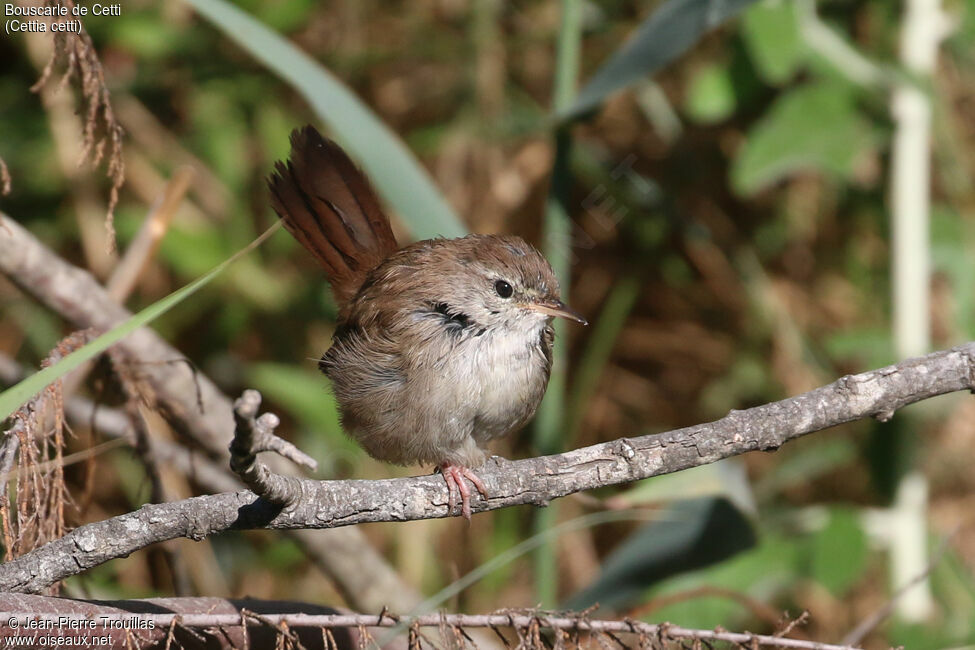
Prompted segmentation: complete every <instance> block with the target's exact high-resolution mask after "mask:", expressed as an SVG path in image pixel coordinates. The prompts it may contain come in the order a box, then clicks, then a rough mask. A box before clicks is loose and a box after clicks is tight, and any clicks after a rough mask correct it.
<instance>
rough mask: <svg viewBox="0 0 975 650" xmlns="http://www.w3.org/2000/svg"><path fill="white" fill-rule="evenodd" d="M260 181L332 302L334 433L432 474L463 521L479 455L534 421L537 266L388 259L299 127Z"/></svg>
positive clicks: (512, 252) (428, 247)
mask: <svg viewBox="0 0 975 650" xmlns="http://www.w3.org/2000/svg"><path fill="white" fill-rule="evenodd" d="M291 147H292V148H291V157H290V159H289V161H288V163H287V164H283V163H280V162H279V163H277V165H276V166H275V169H276V173H275V174H273V175H272V176H271V178H270V179H269V185H270V188H271V194H272V206H273V207H274V209H275V211H276V212H277V213H278V215H279V216H280V217H281V219H282V221H284V224H285V226H286V227H287V229H288V230H289V231H290V232H291V233H292V234H293V235H294V236H295V238H296V239H297V240H298V241H299V242H301V244H302V245H303V246H304V247H305V248H307V249H308V250H309V251H310V252H311V253H312V254H313V255H314V256H315V257H316V258H317V259H318V261H319V262H320V263H321V264H322V267H323V268H324V269H325V272H326V274H327V275H328V279H329V282H330V283H331V284H332V288H333V291H334V292H335V298H336V301H337V303H338V305H339V322H338V328H337V330H336V333H335V337H334V340H333V343H332V347H331V348H330V349H329V350H328V352H326V353H325V355H323V356H322V359H321V361H320V363H319V367H320V368H321V369H322V371H323V372H324V373H325V374H326V375H328V377H329V379H331V381H332V387H333V389H334V391H335V395H336V398H337V400H338V403H339V408H340V410H341V414H342V424H343V428H344V429H345V430H346V431H347V432H348V433H349V434H350V435H351V436H352V437H354V438H355V439H356V440H357V441H358V442H359V444H360V445H362V447H363V448H364V449H365V450H366V451H367V452H369V454H370V455H372V456H373V457H375V458H378V459H380V460H384V461H387V462H391V463H397V464H402V465H409V464H414V463H433V464H437V465H438V467H439V468H440V470H441V472H442V473H443V475H444V478H445V480H446V482H447V487H448V512H452V511H453V509H454V503H455V501H454V490H455V489H456V491H457V492H459V493H460V496H461V503H462V512H463V514H464V516H466V517H468V518H469V517H470V491H469V489H468V488H467V486H466V485H465V483H464V480H463V479H464V478H465V477H466V478H467V479H468V480H470V481H471V482H472V483H473V484H474V485H475V487H477V488H478V490H479V491H480V492H481V493H482V494H484V495H485V496H487V493H486V489H485V487H484V485H483V483H481V481H480V479H478V478H477V476H476V475H475V474H474V473H473V472H472V471H471V468H476V467H478V466H480V465H481V464H482V463H483V462H484V460H485V451H484V446H485V445H486V443H487V442H488V441H489V440H491V439H493V438H496V437H499V436H502V435H504V434H506V433H509V432H511V431H514V430H516V429H518V428H520V427H521V426H522V425H524V424H525V422H527V421H528V420H529V419H530V418H531V417H532V415H533V414H534V413H535V409H536V408H537V407H538V404H539V402H540V401H541V399H542V396H543V395H544V393H545V387H546V385H547V384H548V378H549V371H550V368H551V348H552V341H553V331H552V328H551V325H550V321H551V317H552V316H564V317H567V318H572V319H574V320H577V321H579V322H582V323H585V320H584V319H583V318H582V317H581V316H579V315H578V314H576V313H575V312H573V311H572V310H570V309H568V308H567V307H566V306H565V305H564V304H562V302H561V300H560V299H559V286H558V281H557V280H556V278H555V275H554V273H553V272H552V268H551V266H549V264H548V262H547V261H545V258H544V257H542V255H541V254H540V253H539V252H538V251H537V250H535V249H534V248H533V247H531V246H530V245H528V244H527V243H525V242H524V241H523V240H522V239H520V238H518V237H512V236H499V235H469V236H467V237H460V238H457V239H432V240H426V241H421V242H417V243H415V244H411V245H409V246H406V247H404V248H402V249H398V246H397V244H396V241H395V239H394V237H393V234H392V230H391V229H390V227H389V221H388V219H387V218H386V216H385V215H384V214H383V212H382V211H381V209H380V208H379V203H378V200H377V199H376V196H375V194H374V193H373V191H372V189H371V188H370V186H369V183H368V182H367V181H366V179H365V178H364V177H363V176H362V174H361V172H359V170H358V169H357V168H356V167H355V165H354V164H353V163H352V162H351V161H350V160H349V158H348V157H347V156H346V155H345V153H344V152H343V151H342V150H341V149H340V148H339V147H338V145H336V144H335V143H334V142H331V141H330V140H327V139H325V138H323V137H322V136H321V135H319V134H318V132H317V131H315V129H314V128H312V127H310V126H306V127H304V128H303V129H301V130H296V131H295V132H294V133H293V134H292V137H291Z"/></svg>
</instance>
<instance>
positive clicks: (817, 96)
mask: <svg viewBox="0 0 975 650" xmlns="http://www.w3.org/2000/svg"><path fill="white" fill-rule="evenodd" d="M874 141H875V137H874V134H873V132H872V131H871V127H870V123H869V122H868V121H867V120H865V119H863V117H862V116H861V115H860V112H859V111H858V109H857V106H856V102H855V98H854V97H853V95H852V93H851V91H850V89H849V88H848V87H847V86H843V85H839V84H832V83H818V84H811V85H806V86H801V87H799V88H796V89H795V90H792V91H790V92H788V93H787V94H785V95H783V96H782V97H780V98H779V99H778V100H776V102H775V103H774V104H773V105H772V107H771V108H770V109H769V110H768V112H767V113H766V114H765V116H764V117H762V119H761V120H759V121H758V122H757V123H756V124H755V125H754V126H753V127H752V129H751V130H750V131H749V133H748V138H747V140H746V142H745V144H744V146H743V147H742V148H741V149H740V150H739V152H738V155H737V156H736V157H735V160H734V163H733V165H732V170H731V183H732V186H733V188H734V189H735V191H736V192H738V193H739V194H742V195H749V194H754V193H755V192H757V191H759V190H761V189H763V188H764V187H766V186H768V185H770V184H772V183H775V182H776V181H778V180H780V179H782V178H785V177H787V176H789V175H790V174H793V173H795V172H799V171H820V172H827V173H832V174H836V175H839V176H843V177H849V176H851V175H853V172H854V170H855V167H856V163H857V160H858V158H859V157H860V156H861V154H863V153H864V152H865V151H867V150H868V149H869V148H870V147H871V146H872V145H873V143H874Z"/></svg>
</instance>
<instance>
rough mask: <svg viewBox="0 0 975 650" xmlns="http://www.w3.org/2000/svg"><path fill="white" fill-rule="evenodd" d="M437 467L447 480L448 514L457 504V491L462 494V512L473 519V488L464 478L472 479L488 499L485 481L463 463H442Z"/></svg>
mask: <svg viewBox="0 0 975 650" xmlns="http://www.w3.org/2000/svg"><path fill="white" fill-rule="evenodd" d="M437 469H438V470H440V473H441V474H443V478H444V481H446V482H447V514H453V512H454V508H455V507H456V505H457V498H456V496H455V491H456V493H457V494H460V511H461V514H462V515H464V519H466V520H467V521H468V522H469V521H470V520H471V490H470V488H468V487H467V483H465V482H464V479H465V478H466V479H467V480H468V481H470V482H471V483H472V484H473V485H474V487H475V488H477V491H478V492H480V493H481V494H482V495H483V496H484V498H485V499H486V498H488V493H487V488H486V487H484V482H483V481H481V479H480V478H478V476H477V474H475V473H474V472H473V471H472V470H471V469H470V468H469V467H464V466H463V465H454V464H453V463H441V464H440V466H439V467H438V468H437Z"/></svg>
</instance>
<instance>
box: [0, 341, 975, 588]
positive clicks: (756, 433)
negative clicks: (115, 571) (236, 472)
mask: <svg viewBox="0 0 975 650" xmlns="http://www.w3.org/2000/svg"><path fill="white" fill-rule="evenodd" d="M973 360H975V343H967V344H965V345H962V346H959V347H956V348H953V349H951V350H944V351H941V352H935V353H932V354H929V355H926V356H923V357H918V358H915V359H908V360H906V361H903V362H901V363H899V364H896V365H892V366H887V367H885V368H881V369H879V370H873V371H870V372H865V373H861V374H858V375H848V376H846V377H842V378H841V379H839V380H837V381H835V382H833V383H831V384H829V385H827V386H823V387H822V388H817V389H815V390H812V391H809V392H808V393H804V394H802V395H798V396H796V397H792V398H789V399H785V400H781V401H778V402H773V403H771V404H766V405H764V406H758V407H755V408H751V409H748V410H745V411H732V412H731V413H730V414H728V415H727V416H726V417H724V418H722V419H720V420H717V421H715V422H710V423H707V424H701V425H697V426H693V427H687V428H684V429H677V430H674V431H669V432H666V433H658V434H653V435H647V436H641V437H637V438H629V439H627V438H621V439H619V440H614V441H611V442H606V443H602V444H598V445H593V446H590V447H584V448H581V449H576V450H574V451H570V452H567V453H564V454H558V455H554V456H544V457H539V458H529V459H526V460H519V461H508V460H504V459H501V458H497V457H495V458H493V459H492V460H490V461H489V462H488V463H487V464H486V465H485V466H484V467H483V468H482V469H481V470H480V471H479V475H480V477H481V479H482V480H483V481H484V483H485V485H486V486H487V488H488V493H489V494H490V495H491V497H490V498H489V499H487V500H485V499H483V498H481V497H476V498H475V500H474V502H473V504H472V505H473V509H474V510H475V511H476V512H483V511H485V510H494V509H498V508H503V507H508V506H513V505H520V504H527V503H531V504H536V505H545V504H547V503H548V502H549V501H550V500H551V499H554V498H558V497H562V496H565V495H567V494H572V493H574V492H579V491H582V490H589V489H593V488H597V487H604V486H608V485H616V484H619V483H627V482H631V481H636V480H640V479H643V478H648V477H651V476H658V475H660V474H667V473H670V472H676V471H679V470H682V469H688V468H690V467H696V466H698V465H704V464H707V463H712V462H715V461H717V460H720V459H722V458H728V457H730V456H735V455H738V454H743V453H746V452H749V451H758V450H764V451H768V450H774V449H777V448H778V447H779V446H781V445H782V444H783V443H786V442H788V441H790V440H794V439H795V438H798V437H801V436H803V435H806V434H808V433H812V432H814V431H819V430H822V429H826V428H829V427H832V426H835V425H838V424H843V423H845V422H851V421H853V420H857V419H860V418H865V417H876V418H878V419H880V420H881V421H886V420H888V419H890V418H891V417H892V416H893V414H894V413H895V412H896V411H897V410H898V409H900V408H902V407H904V406H906V405H908V404H912V403H915V402H919V401H921V400H925V399H928V398H930V397H934V396H936V395H942V394H945V393H950V392H954V391H959V390H969V391H970V390H972V388H973V386H975V379H973V378H975V364H973ZM297 485H298V488H299V489H300V491H301V494H302V498H300V499H298V500H296V501H294V502H291V503H289V504H288V505H287V506H280V505H275V504H272V503H271V502H269V501H267V500H265V499H261V498H259V497H257V496H256V495H255V494H254V493H252V492H249V491H239V492H229V493H223V494H215V495H209V496H201V497H194V498H192V499H186V500H183V501H178V502H174V503H165V504H150V505H147V506H144V507H142V508H140V509H139V510H137V511H135V512H131V513H128V514H125V515H121V516H119V517H114V518H112V519H108V520H105V521H100V522H96V523H92V524H88V525H86V526H82V527H80V528H78V529H76V530H75V531H73V532H71V533H69V534H68V535H66V536H64V537H63V538H61V539H59V540H57V541H54V542H51V543H50V544H47V545H45V546H43V547H41V548H38V549H37V550H35V551H33V552H31V553H28V554H27V555H24V556H22V557H20V558H17V559H15V560H12V561H11V562H8V563H6V564H4V565H2V566H0V590H3V591H16V592H36V591H38V590H40V589H43V588H44V587H45V586H47V585H49V584H51V583H53V582H55V581H58V580H63V579H64V578H66V577H68V576H72V575H76V574H78V573H82V572H84V571H86V570H87V569H90V568H92V567H94V566H97V565H99V564H101V563H103V562H106V561H108V560H111V559H114V558H117V557H124V556H126V555H128V554H130V553H132V552H134V551H137V550H139V549H141V548H144V547H146V546H148V545H150V544H155V543H158V542H161V541H165V540H168V539H173V538H175V537H189V538H191V539H202V538H203V537H206V536H208V535H212V534H215V533H219V532H222V531H225V530H231V529H236V530H241V529H252V528H272V529H294V528H333V527H339V526H349V525H352V524H359V523H366V522H376V521H408V520H414V519H427V518H436V517H446V516H447V496H448V495H447V494H446V487H445V486H444V483H443V481H442V480H441V479H440V478H439V477H437V476H421V477H414V478H402V479H388V480H379V481H354V480H351V481H313V480H310V479H298V480H297Z"/></svg>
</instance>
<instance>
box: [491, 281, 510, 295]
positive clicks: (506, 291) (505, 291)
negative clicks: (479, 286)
mask: <svg viewBox="0 0 975 650" xmlns="http://www.w3.org/2000/svg"><path fill="white" fill-rule="evenodd" d="M494 290H495V291H497V292H498V295H499V296H501V297H502V298H510V297H511V294H512V293H514V290H513V289H512V288H511V285H510V284H508V283H507V282H505V281H504V280H498V281H497V282H495V283H494Z"/></svg>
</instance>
